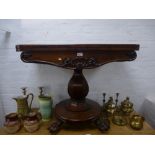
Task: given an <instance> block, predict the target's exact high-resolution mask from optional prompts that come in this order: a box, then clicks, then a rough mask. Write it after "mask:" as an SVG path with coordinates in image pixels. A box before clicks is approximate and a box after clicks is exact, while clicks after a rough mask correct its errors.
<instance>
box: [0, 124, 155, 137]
mask: <svg viewBox="0 0 155 155" xmlns="http://www.w3.org/2000/svg"><path fill="white" fill-rule="evenodd" d="M50 123H51V121H50V122H42V123H41V126H40V129H39V130H38V131H36V132H34V133H28V132H26V131H25V129H24V128H21V130H20V131H19V132H17V133H16V135H49V134H50V133H49V131H48V130H47V128H48V126H49V125H50ZM6 134H7V133H6V132H5V131H4V129H3V128H0V135H6ZM86 134H91V135H155V130H154V129H153V128H152V127H151V126H150V125H149V124H148V123H147V122H144V127H143V129H142V130H133V129H132V128H130V126H129V125H127V126H117V125H114V124H113V123H111V128H110V130H109V131H107V132H105V133H101V132H100V131H99V130H98V129H84V130H80V131H79V130H78V131H75V130H74V131H73V130H64V129H62V130H61V131H60V132H59V133H58V135H86Z"/></svg>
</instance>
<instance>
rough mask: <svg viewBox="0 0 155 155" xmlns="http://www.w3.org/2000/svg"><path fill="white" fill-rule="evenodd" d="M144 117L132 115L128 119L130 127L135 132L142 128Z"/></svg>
mask: <svg viewBox="0 0 155 155" xmlns="http://www.w3.org/2000/svg"><path fill="white" fill-rule="evenodd" d="M143 122H144V117H143V116H140V115H133V116H132V117H131V118H130V126H131V128H133V129H135V130H140V129H142V128H143Z"/></svg>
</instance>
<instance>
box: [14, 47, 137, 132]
mask: <svg viewBox="0 0 155 155" xmlns="http://www.w3.org/2000/svg"><path fill="white" fill-rule="evenodd" d="M16 50H17V51H22V53H21V60H22V61H24V62H26V63H42V64H49V65H55V66H58V67H63V68H66V69H71V70H73V76H72V77H71V79H70V81H69V83H68V93H69V96H70V98H69V99H66V100H63V101H61V102H60V103H58V104H56V106H55V112H54V114H55V117H56V119H57V120H56V121H55V122H54V123H52V125H51V126H50V127H49V131H50V132H51V133H56V132H58V131H59V130H60V129H61V128H63V127H65V126H70V127H73V128H76V129H78V128H81V127H86V126H88V125H94V126H96V127H97V128H98V129H99V130H100V131H101V132H105V131H107V130H108V129H109V128H110V122H109V121H108V119H102V120H101V119H100V114H101V106H100V105H99V104H98V103H97V102H96V101H93V100H91V99H88V98H86V96H87V94H88V92H89V86H88V83H87V81H86V79H85V77H84V75H83V73H82V70H83V69H93V68H96V67H99V66H102V65H104V64H106V63H110V62H116V61H132V60H134V59H136V57H137V54H136V50H139V45H137V44H76V45H17V46H16Z"/></svg>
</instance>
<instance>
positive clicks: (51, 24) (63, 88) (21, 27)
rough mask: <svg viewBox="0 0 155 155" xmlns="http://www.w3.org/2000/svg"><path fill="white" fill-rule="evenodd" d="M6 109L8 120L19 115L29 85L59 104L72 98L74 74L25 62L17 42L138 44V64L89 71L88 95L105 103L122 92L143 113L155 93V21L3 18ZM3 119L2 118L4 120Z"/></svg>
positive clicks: (1, 82)
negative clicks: (21, 98)
mask: <svg viewBox="0 0 155 155" xmlns="http://www.w3.org/2000/svg"><path fill="white" fill-rule="evenodd" d="M0 29H8V30H9V31H11V35H9V34H6V33H5V32H4V31H0V108H1V111H0V112H1V119H2V118H4V116H2V115H3V114H2V113H3V112H4V114H6V113H9V112H14V111H16V103H15V101H13V100H12V97H13V96H16V95H19V94H21V91H20V87H23V86H27V87H28V90H29V91H30V92H33V93H34V94H35V95H36V98H35V101H34V106H37V95H38V88H37V87H38V86H45V87H47V92H48V93H49V94H52V95H53V98H54V103H55V104H56V103H57V102H58V101H60V100H62V99H64V98H66V97H68V94H67V84H68V81H69V79H70V77H71V74H72V71H70V70H67V69H61V68H57V67H55V66H49V65H42V64H26V63H23V62H22V61H21V60H20V53H17V52H16V50H15V45H16V44H29V43H30V44H33V43H34V44H35V43H40V44H43V43H46V44H72V43H77V44H80V43H94V44H95V43H103V44H104V43H136V44H140V51H138V52H137V53H138V57H137V59H136V60H135V61H132V62H113V63H109V64H106V65H105V66H102V67H99V68H97V69H92V70H85V71H84V74H85V76H86V78H87V80H88V82H89V86H90V92H89V95H88V97H90V98H92V99H94V100H96V101H98V102H99V103H101V104H102V92H107V93H108V96H110V95H113V94H114V93H116V92H119V93H120V94H121V96H120V100H122V99H124V98H125V97H126V96H130V97H131V100H132V102H134V104H135V109H136V110H138V111H139V110H140V107H141V104H142V102H143V101H144V98H145V96H147V95H148V94H152V93H153V94H155V51H154V49H155V20H0ZM1 121H2V120H1Z"/></svg>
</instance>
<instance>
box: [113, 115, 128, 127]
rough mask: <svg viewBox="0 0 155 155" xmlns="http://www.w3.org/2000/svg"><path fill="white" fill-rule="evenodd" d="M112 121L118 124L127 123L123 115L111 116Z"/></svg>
mask: <svg viewBox="0 0 155 155" xmlns="http://www.w3.org/2000/svg"><path fill="white" fill-rule="evenodd" d="M112 122H113V123H114V124H116V125H119V126H124V125H127V120H126V118H124V117H123V116H119V115H114V116H113V118H112Z"/></svg>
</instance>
